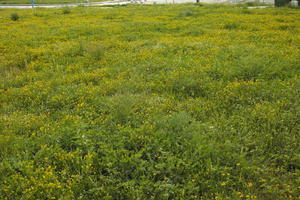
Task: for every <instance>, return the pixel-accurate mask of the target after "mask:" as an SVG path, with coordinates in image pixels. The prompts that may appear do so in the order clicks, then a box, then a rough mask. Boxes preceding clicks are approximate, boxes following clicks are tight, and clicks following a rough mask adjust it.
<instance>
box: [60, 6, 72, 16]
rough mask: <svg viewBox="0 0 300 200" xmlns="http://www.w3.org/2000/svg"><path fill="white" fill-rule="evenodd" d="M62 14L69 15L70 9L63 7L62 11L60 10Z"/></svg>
mask: <svg viewBox="0 0 300 200" xmlns="http://www.w3.org/2000/svg"><path fill="white" fill-rule="evenodd" d="M62 13H63V14H65V15H66V14H70V13H71V9H70V8H69V7H64V8H63V9H62Z"/></svg>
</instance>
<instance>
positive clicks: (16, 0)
mask: <svg viewBox="0 0 300 200" xmlns="http://www.w3.org/2000/svg"><path fill="white" fill-rule="evenodd" d="M102 1H104V0H89V1H87V0H34V2H35V4H37V5H41V4H65V3H87V2H102ZM111 1H113V0H111ZM31 2H32V0H0V5H1V4H3V5H5V4H31Z"/></svg>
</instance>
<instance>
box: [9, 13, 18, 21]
mask: <svg viewBox="0 0 300 200" xmlns="http://www.w3.org/2000/svg"><path fill="white" fill-rule="evenodd" d="M19 18H20V16H19V15H18V13H11V15H10V19H11V20H13V21H17V20H18V19H19Z"/></svg>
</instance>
